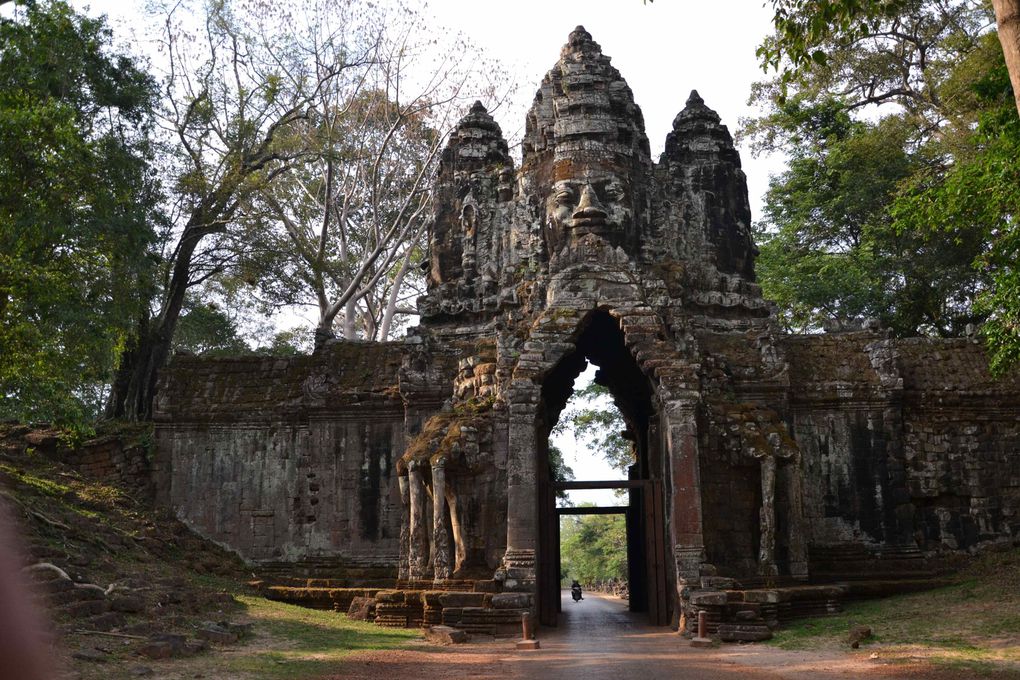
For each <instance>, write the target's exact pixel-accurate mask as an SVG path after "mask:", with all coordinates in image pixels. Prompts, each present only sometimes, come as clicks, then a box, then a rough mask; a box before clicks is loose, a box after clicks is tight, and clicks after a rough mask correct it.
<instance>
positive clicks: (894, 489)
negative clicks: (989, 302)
mask: <svg viewBox="0 0 1020 680" xmlns="http://www.w3.org/2000/svg"><path fill="white" fill-rule="evenodd" d="M783 346H784V349H785V351H786V356H787V360H788V361H789V364H790V413H789V418H790V423H791V432H792V434H793V436H794V438H795V439H796V441H797V444H798V446H799V447H800V450H801V466H802V472H803V476H804V480H803V494H804V504H803V507H804V516H805V523H806V527H807V528H808V532H809V534H808V540H809V543H810V544H811V545H812V546H813V548H814V552H815V553H816V554H820V553H821V552H823V551H824V547H825V546H834V545H839V544H843V545H846V544H857V545H858V546H863V547H866V548H870V549H872V550H875V551H878V550H879V549H880V548H881V549H885V548H888V547H889V546H901V547H903V546H914V547H916V548H920V549H922V550H930V549H934V548H937V547H939V545H940V544H941V545H943V546H945V547H949V548H953V549H958V548H967V547H970V546H972V545H974V544H975V543H978V542H980V541H988V540H997V539H1001V538H1004V537H1010V536H1018V535H1020V518H1018V516H1017V510H1018V509H1020V385H1018V381H1017V379H1016V376H1012V377H1006V378H1003V379H998V380H994V379H992V377H991V376H990V375H989V374H988V371H987V357H986V356H985V354H984V352H983V350H982V348H981V347H980V346H979V345H977V344H975V343H973V342H971V341H968V340H934V339H920V338H918V339H909V340H886V339H884V338H883V337H882V336H881V335H879V334H877V333H868V332H862V333H851V334H834V335H819V336H801V337H790V338H787V339H785V340H784V343H783Z"/></svg>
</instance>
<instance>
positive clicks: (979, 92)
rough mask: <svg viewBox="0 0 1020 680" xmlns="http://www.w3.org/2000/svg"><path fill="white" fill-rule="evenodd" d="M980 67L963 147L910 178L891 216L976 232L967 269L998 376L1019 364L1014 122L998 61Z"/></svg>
mask: <svg viewBox="0 0 1020 680" xmlns="http://www.w3.org/2000/svg"><path fill="white" fill-rule="evenodd" d="M988 42H989V43H992V40H989V41H988ZM989 51H992V50H989ZM980 56H981V55H975V57H976V58H980ZM996 56H999V55H996ZM984 66H986V68H980V69H978V73H979V74H981V75H980V76H979V77H978V78H977V80H976V81H975V82H974V83H973V85H972V88H971V89H972V90H973V91H974V93H975V95H976V97H977V100H978V103H979V106H980V109H981V114H980V118H979V122H978V125H977V129H976V131H975V134H974V135H973V136H972V137H971V138H970V139H969V142H970V145H971V148H970V149H966V150H961V152H960V153H959V154H958V160H957V162H956V163H954V164H952V165H951V166H948V167H946V168H939V169H935V170H933V171H931V172H929V173H926V174H921V175H919V176H918V177H916V178H914V180H913V181H912V182H911V183H910V184H909V185H908V186H907V187H906V188H905V189H904V190H903V191H902V192H901V193H900V195H899V196H897V199H896V202H895V203H894V205H893V206H892V209H891V212H892V215H893V216H894V218H895V223H896V224H897V225H898V226H899V227H900V228H901V229H912V228H927V229H929V230H933V231H934V232H935V233H937V234H947V233H948V234H952V233H954V232H958V231H960V230H962V229H975V228H980V229H982V230H983V231H984V237H985V239H986V243H987V245H986V247H985V248H984V249H983V251H982V252H981V253H980V254H979V256H978V257H977V258H976V260H975V264H976V266H977V267H978V268H979V269H980V270H981V271H982V272H984V274H985V276H986V278H987V281H988V286H987V287H986V288H984V289H983V290H982V291H981V294H980V296H979V297H978V300H977V308H978V310H979V311H980V312H982V313H983V314H985V315H986V317H987V320H986V321H985V323H984V326H983V328H982V333H983V334H984V336H985V338H986V339H987V341H988V343H987V344H988V347H989V350H990V355H991V369H992V371H993V372H994V373H1002V372H1004V371H1005V370H1007V369H1008V368H1010V367H1012V366H1015V365H1016V364H1017V363H1018V362H1020V269H1018V268H1017V262H1018V261H1020V223H1018V216H1020V160H1018V159H1020V116H1018V115H1017V111H1016V107H1015V106H1013V101H1012V100H1013V99H1014V93H1013V91H1012V88H1011V86H1010V79H1009V74H1008V72H1007V71H1006V68H1005V63H1004V62H1003V61H1002V60H1001V58H999V59H994V60H991V62H990V63H986V64H984Z"/></svg>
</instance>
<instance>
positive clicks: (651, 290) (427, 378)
mask: <svg viewBox="0 0 1020 680" xmlns="http://www.w3.org/2000/svg"><path fill="white" fill-rule="evenodd" d="M435 187H436V202H435V206H436V207H435V214H434V220H433V222H432V225H431V228H430V231H429V246H428V247H429V260H428V292H427V294H426V295H425V296H423V297H422V298H420V299H419V301H418V309H419V311H420V314H421V321H420V325H419V326H417V327H415V328H412V329H411V330H410V331H409V332H408V334H407V337H406V339H405V340H403V341H401V342H389V343H357V342H334V343H331V344H328V345H327V346H326V347H324V348H323V349H322V350H320V351H318V352H317V353H315V354H314V355H312V356H301V357H294V358H267V357H245V358H237V359H204V358H195V357H183V356H181V357H176V358H175V359H174V360H173V362H172V364H171V365H170V367H169V368H168V369H167V370H165V371H164V372H163V374H162V377H161V389H160V394H159V397H158V400H157V410H158V414H157V431H156V432H157V456H156V460H155V463H154V468H155V474H156V480H157V483H156V486H157V492H158V494H159V497H160V499H161V500H162V502H163V503H165V504H167V505H169V506H171V507H172V508H173V509H174V510H175V512H176V514H177V515H178V516H179V517H180V518H181V519H182V520H183V521H185V522H186V523H187V524H189V525H190V526H191V527H193V528H194V529H195V530H196V531H197V532H199V533H200V534H202V535H204V536H206V537H208V538H210V539H213V540H215V541H217V542H219V543H220V544H222V545H224V546H227V547H229V548H231V549H233V550H235V551H236V552H238V553H239V554H240V555H242V556H243V557H244V558H246V559H247V560H250V561H251V562H253V563H256V564H258V565H259V566H260V567H261V568H262V569H263V570H265V571H266V573H275V574H278V575H280V576H281V578H282V577H284V576H286V575H292V576H293V575H296V574H305V575H312V576H319V577H322V578H325V579H327V581H324V583H327V584H328V585H330V586H331V587H334V588H341V586H346V587H348V588H350V589H351V590H350V592H347V591H345V592H347V595H342V594H340V595H337V594H334V598H336V597H339V598H341V599H342V598H343V597H347V598H348V599H347V600H346V601H344V603H343V604H346V602H348V601H349V600H350V597H353V596H354V595H356V594H358V593H360V591H358V593H355V592H354V590H355V588H358V587H360V588H361V589H362V590H365V589H366V588H368V590H365V592H367V593H369V594H370V595H372V596H376V598H377V605H376V616H377V620H378V621H379V622H380V623H387V622H389V624H390V625H414V624H417V623H421V622H425V623H429V622H432V623H435V622H439V621H442V622H444V623H453V624H459V625H460V626H461V627H466V628H467V629H469V630H483V629H487V628H486V626H495V625H497V624H508V623H515V624H518V623H519V620H520V619H519V612H521V611H525V610H529V611H531V612H533V613H536V614H537V615H538V616H539V617H540V619H541V621H542V622H543V623H546V624H554V623H555V615H556V608H557V606H558V602H559V588H560V585H559V564H558V559H559V558H558V526H559V523H558V515H557V512H556V508H555V492H556V490H557V489H561V488H563V487H562V485H558V484H557V483H556V482H555V480H554V479H552V477H551V472H550V466H549V460H548V452H549V442H548V437H549V432H550V430H551V428H552V427H553V426H554V425H555V423H556V420H557V418H558V416H559V414H560V411H561V410H562V409H563V408H564V406H565V404H566V402H567V400H568V398H569V396H570V394H571V392H572V384H573V381H574V379H575V378H576V377H577V375H578V374H579V373H580V372H581V371H582V370H583V369H584V367H585V366H586V365H587V364H588V363H589V362H590V363H592V364H594V365H595V366H596V367H597V368H598V372H597V378H596V379H597V382H599V384H602V385H605V386H606V387H608V389H609V390H610V391H611V393H612V395H613V398H614V400H615V403H616V405H617V406H618V407H619V410H620V412H621V413H622V414H623V416H624V419H625V421H626V423H627V430H626V432H625V436H626V437H627V438H628V439H629V440H630V441H631V442H633V446H634V450H635V453H636V461H637V462H636V464H635V465H634V466H633V467H632V469H631V474H630V479H629V480H628V481H627V482H625V483H623V484H622V485H623V486H626V487H627V488H628V489H629V503H630V505H629V510H628V511H627V514H626V518H627V528H628V537H629V543H630V545H629V567H630V574H631V578H630V582H631V607H632V608H633V609H635V610H639V611H647V612H648V616H649V619H650V620H651V621H652V622H653V623H658V624H668V623H670V622H671V621H672V622H673V623H674V624H675V623H676V622H677V620H678V619H679V620H680V621H681V622H683V621H684V620H685V619H687V620H689V617H690V616H691V615H692V613H693V612H694V611H696V610H700V609H709V610H711V611H712V612H714V615H713V616H714V619H713V621H714V624H715V625H719V624H720V623H721V622H722V621H723V619H724V618H725V617H726V616H727V613H726V612H727V611H730V610H732V608H733V607H732V604H733V602H735V601H741V602H745V603H746V604H745V605H743V606H744V607H745V609H746V608H747V607H750V608H751V609H754V610H755V611H759V612H761V614H762V616H764V617H765V618H766V619H768V618H770V617H771V618H776V617H777V616H778V617H782V615H783V612H784V611H787V612H790V611H793V612H796V611H801V612H810V611H816V610H817V611H824V610H825V609H826V608H830V609H831V607H833V606H835V605H834V601H835V600H837V599H838V597H839V595H840V593H842V592H845V588H846V587H847V586H846V585H845V584H846V583H847V582H851V581H861V580H862V579H866V578H867V579H871V581H870V583H872V584H874V583H875V582H878V581H882V580H888V579H891V578H894V577H897V578H898V577H904V576H909V577H911V578H913V579H915V580H916V579H917V578H918V577H919V576H921V575H923V574H924V573H925V569H926V568H927V567H926V566H925V565H926V564H927V562H926V556H931V555H933V554H938V553H939V552H940V551H958V550H965V549H968V548H971V547H973V546H976V545H978V544H980V543H983V542H990V541H1002V540H1012V539H1014V538H1017V537H1020V514H1018V511H1020V453H1018V449H1020V378H1017V376H1016V375H1013V376H1010V377H1007V378H1006V379H1002V380H995V379H993V378H992V377H991V376H990V375H989V374H988V372H987V368H986V367H987V360H986V357H985V355H984V353H983V351H982V348H981V347H980V346H979V345H978V344H976V343H975V341H973V340H972V339H950V340H938V339H929V338H912V339H894V338H891V337H889V336H888V335H887V334H886V333H884V332H883V331H881V330H880V329H876V328H868V329H865V330H860V331H855V332H842V333H826V334H819V335H803V336H791V335H785V334H783V333H782V332H781V331H780V329H779V327H778V324H777V323H776V320H775V315H774V311H773V308H772V306H771V305H770V304H769V302H768V301H766V300H765V299H763V298H762V294H761V288H760V287H759V286H758V285H757V284H756V283H755V275H754V260H755V255H756V253H757V251H756V249H755V247H754V244H753V242H752V238H751V214H750V209H749V206H748V199H747V187H746V182H745V177H744V174H743V172H742V171H741V169H740V158H739V156H738V153H737V151H736V150H735V149H734V146H733V142H732V139H731V137H730V134H729V132H728V131H727V129H726V127H725V126H723V125H721V124H720V120H719V116H718V115H717V114H716V113H715V112H714V111H713V110H712V109H710V108H709V107H708V106H706V105H705V103H704V102H703V101H702V99H701V97H699V96H698V94H697V92H692V93H691V95H690V97H689V98H688V99H687V103H686V106H685V107H684V108H683V110H682V111H680V113H679V114H677V116H676V119H675V120H674V121H673V130H672V132H670V133H669V134H668V135H667V137H666V143H665V152H664V153H663V154H662V155H661V156H660V158H659V160H658V162H654V161H653V160H652V158H651V154H650V151H649V143H648V138H647V137H646V135H645V129H644V122H643V119H642V115H641V109H640V108H638V106H637V105H636V104H635V102H634V98H633V95H632V93H631V90H630V88H629V87H628V86H627V83H626V82H625V81H624V80H623V78H622V77H621V75H620V74H619V72H618V71H617V70H616V69H615V68H613V66H612V65H611V64H610V59H609V57H607V56H605V55H603V54H602V51H601V49H600V47H599V45H598V44H597V43H596V42H594V41H593V40H592V37H591V36H590V35H589V34H588V33H587V32H586V31H585V30H584V29H583V28H581V27H578V28H577V29H576V30H574V31H573V32H572V33H571V34H570V37H569V40H568V42H567V44H566V45H565V46H564V47H563V49H562V51H561V53H560V58H559V61H557V62H556V64H555V65H554V66H553V68H552V70H550V71H549V73H548V74H547V75H546V76H545V78H544V79H543V80H542V83H541V86H540V87H539V89H538V92H537V93H536V95H535V100H534V104H533V105H532V107H531V110H530V111H529V113H528V115H527V124H526V133H525V137H524V143H523V161H522V163H521V166H520V167H519V168H515V167H514V161H513V160H512V159H511V156H510V154H509V152H508V149H507V143H506V141H504V139H503V136H502V133H501V131H500V128H499V126H498V125H497V124H496V123H495V122H494V121H493V119H492V118H491V117H490V116H489V114H488V113H487V112H486V110H485V107H484V106H483V105H482V104H481V103H476V104H475V105H474V106H473V107H471V109H470V111H469V112H468V113H467V115H466V116H465V117H464V118H463V120H461V121H460V123H459V125H458V126H457V129H456V130H455V132H454V133H453V134H452V136H451V137H450V139H449V143H448V145H447V147H446V150H445V152H444V154H443V157H442V161H441V165H440V168H439V173H438V177H437V178H436V185H435ZM592 455H599V453H598V452H594V453H593V454H592ZM618 485H621V484H619V483H618ZM832 583H844V585H843V586H841V587H842V588H844V591H841V590H839V588H838V587H836V586H825V585H811V584H832ZM384 586H389V589H387V590H385V591H384V592H379V591H378V589H380V588H383V587H384ZM373 588H374V589H373ZM341 590H342V588H341ZM436 593H439V595H436ZM443 593H445V595H444V594H443ZM334 604H336V602H334ZM337 606H340V604H338V605H337ZM727 607H729V609H727ZM798 608H799V609H798ZM387 617H389V618H387ZM515 617H516V618H515ZM741 620H745V621H746V620H749V618H748V617H747V616H746V615H745V616H744V617H741ZM472 626H474V628H472ZM753 627H754V626H753V625H752V624H750V623H749V624H748V626H744V628H748V629H750V628H753ZM737 628H740V626H737ZM740 630H743V628H740ZM738 632H739V630H738Z"/></svg>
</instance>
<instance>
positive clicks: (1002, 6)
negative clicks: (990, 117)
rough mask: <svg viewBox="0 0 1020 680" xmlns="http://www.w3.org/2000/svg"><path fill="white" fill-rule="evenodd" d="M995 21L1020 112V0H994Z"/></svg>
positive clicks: (1019, 111) (1018, 111)
mask: <svg viewBox="0 0 1020 680" xmlns="http://www.w3.org/2000/svg"><path fill="white" fill-rule="evenodd" d="M992 7H994V8H995V22H996V24H998V27H999V42H1000V43H1002V53H1003V55H1005V57H1006V70H1008V71H1009V82H1011V83H1012V84H1013V98H1014V101H1015V102H1016V110H1017V113H1018V114H1020V0H992Z"/></svg>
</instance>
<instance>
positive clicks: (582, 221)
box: [570, 217, 608, 229]
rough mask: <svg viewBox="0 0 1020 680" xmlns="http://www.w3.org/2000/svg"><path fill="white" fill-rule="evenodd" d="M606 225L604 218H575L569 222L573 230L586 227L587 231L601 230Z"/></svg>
mask: <svg viewBox="0 0 1020 680" xmlns="http://www.w3.org/2000/svg"><path fill="white" fill-rule="evenodd" d="M607 225H608V223H607V222H606V218H605V217H575V218H573V219H572V220H571V221H570V226H572V227H573V228H574V229H577V228H580V227H586V228H588V229H602V228H605V227H606V226H607Z"/></svg>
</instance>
